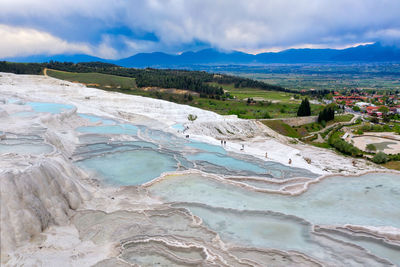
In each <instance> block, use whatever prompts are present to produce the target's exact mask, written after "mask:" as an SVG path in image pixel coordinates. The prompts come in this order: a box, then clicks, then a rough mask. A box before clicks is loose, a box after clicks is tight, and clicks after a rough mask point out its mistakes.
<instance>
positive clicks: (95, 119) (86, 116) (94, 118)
mask: <svg viewBox="0 0 400 267" xmlns="http://www.w3.org/2000/svg"><path fill="white" fill-rule="evenodd" d="M78 116H80V117H82V118H84V119H87V120H89V121H90V122H101V123H102V124H104V125H113V124H117V122H116V121H115V120H111V119H105V118H102V117H99V116H95V115H90V114H84V113H78Z"/></svg>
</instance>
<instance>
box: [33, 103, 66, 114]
mask: <svg viewBox="0 0 400 267" xmlns="http://www.w3.org/2000/svg"><path fill="white" fill-rule="evenodd" d="M26 104H27V105H29V106H31V107H32V109H33V111H35V112H48V113H52V114H59V113H61V112H63V111H66V110H69V109H72V108H74V106H72V105H66V104H59V103H47V102H27V103H26Z"/></svg>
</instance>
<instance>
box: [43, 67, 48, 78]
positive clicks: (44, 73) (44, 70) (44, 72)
mask: <svg viewBox="0 0 400 267" xmlns="http://www.w3.org/2000/svg"><path fill="white" fill-rule="evenodd" d="M43 75H44V76H47V68H44V69H43Z"/></svg>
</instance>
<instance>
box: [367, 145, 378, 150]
mask: <svg viewBox="0 0 400 267" xmlns="http://www.w3.org/2000/svg"><path fill="white" fill-rule="evenodd" d="M365 148H366V149H367V150H368V151H376V146H375V145H374V144H368V145H367V146H366V147H365Z"/></svg>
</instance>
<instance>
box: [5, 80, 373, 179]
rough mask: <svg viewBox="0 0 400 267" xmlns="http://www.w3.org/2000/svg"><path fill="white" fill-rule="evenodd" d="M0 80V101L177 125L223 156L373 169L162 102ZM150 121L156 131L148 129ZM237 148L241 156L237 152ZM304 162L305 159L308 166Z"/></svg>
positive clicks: (55, 83) (58, 84)
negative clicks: (228, 153)
mask: <svg viewBox="0 0 400 267" xmlns="http://www.w3.org/2000/svg"><path fill="white" fill-rule="evenodd" d="M0 75H1V79H0V92H1V93H2V94H3V95H4V96H5V95H8V96H9V97H12V96H15V97H16V96H18V97H21V98H24V99H31V100H32V101H45V102H57V103H65V104H72V105H74V106H76V107H77V109H78V112H80V113H89V114H95V115H98V116H109V117H115V118H122V119H126V120H128V121H129V120H135V121H136V122H140V123H143V124H146V123H149V121H150V123H151V125H152V127H159V128H160V129H163V130H166V126H172V125H175V124H183V125H184V127H187V128H188V129H187V130H186V131H185V134H190V136H191V137H192V138H197V139H199V140H202V141H206V142H209V143H212V144H215V145H219V144H220V140H221V139H222V140H227V141H228V142H227V145H226V147H225V149H227V150H228V151H234V152H238V153H243V152H244V153H246V154H251V155H254V156H257V157H259V158H262V159H265V153H268V160H272V161H276V162H280V163H282V164H288V162H289V159H291V160H292V164H291V166H293V167H299V168H305V169H308V170H310V171H312V172H314V173H318V174H329V173H343V174H355V173H359V172H364V171H369V170H371V171H372V170H376V169H377V168H379V166H377V165H374V164H371V163H369V162H366V161H364V160H353V159H351V158H346V157H342V156H339V155H337V154H336V153H334V152H331V151H329V150H326V149H320V148H316V147H312V146H305V145H302V144H298V145H296V144H293V141H292V139H291V138H287V137H285V136H282V135H279V134H277V133H276V132H274V131H273V130H271V129H270V128H268V127H267V126H265V125H263V124H261V123H257V122H255V121H248V120H242V119H238V118H236V117H235V116H221V115H218V114H216V113H214V112H210V111H206V110H202V109H198V108H194V107H190V106H187V105H180V104H175V103H172V102H168V101H164V100H158V99H151V98H146V97H141V96H134V95H126V94H121V93H115V92H107V91H102V90H98V89H94V88H87V87H86V86H84V85H82V84H77V83H70V82H66V81H62V80H58V79H54V78H51V77H45V76H32V75H18V76H17V75H14V74H9V73H1V74H0ZM17 77H18V78H17ZM189 114H193V115H196V116H197V119H196V120H195V121H194V123H191V122H189V121H188V119H187V117H188V115H189ZM154 120H156V121H158V124H159V125H157V124H154V123H152V122H154ZM221 133H222V134H221ZM242 145H244V151H241V148H242ZM305 158H310V159H311V164H308V163H307V162H306V160H305Z"/></svg>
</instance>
